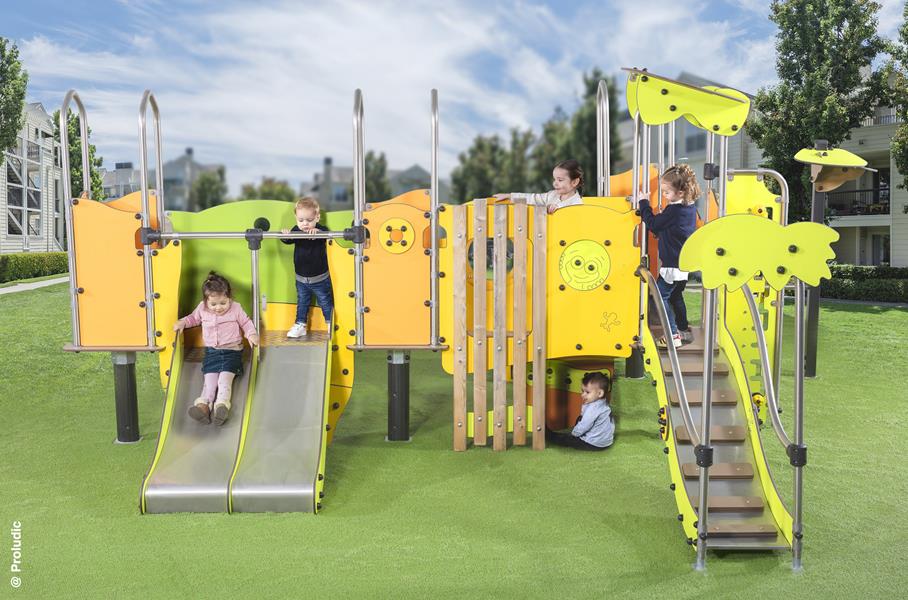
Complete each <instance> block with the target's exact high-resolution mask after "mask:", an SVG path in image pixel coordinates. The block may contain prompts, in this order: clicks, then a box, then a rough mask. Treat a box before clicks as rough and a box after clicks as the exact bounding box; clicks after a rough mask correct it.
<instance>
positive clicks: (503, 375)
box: [492, 204, 508, 450]
mask: <svg viewBox="0 0 908 600" xmlns="http://www.w3.org/2000/svg"><path fill="white" fill-rule="evenodd" d="M493 214H494V215H495V264H494V265H493V269H494V277H493V280H492V283H493V286H492V298H493V302H494V318H493V323H494V328H493V335H494V338H493V340H492V343H493V344H494V354H493V362H492V406H493V407H494V412H493V417H494V424H493V429H492V431H493V434H494V437H493V438H492V449H493V450H507V447H508V376H507V369H508V207H507V205H506V204H499V205H496V206H494V207H493Z"/></svg>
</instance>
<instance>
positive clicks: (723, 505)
mask: <svg viewBox="0 0 908 600" xmlns="http://www.w3.org/2000/svg"><path fill="white" fill-rule="evenodd" d="M690 501H691V504H692V505H693V507H694V510H695V511H696V510H699V506H700V497H699V496H694V497H693V498H691V499H690ZM708 502H709V512H711V513H712V512H751V511H752V512H761V511H762V510H763V507H764V504H763V498H761V497H759V496H710V497H709V500H708Z"/></svg>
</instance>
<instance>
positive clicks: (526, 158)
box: [499, 127, 536, 192]
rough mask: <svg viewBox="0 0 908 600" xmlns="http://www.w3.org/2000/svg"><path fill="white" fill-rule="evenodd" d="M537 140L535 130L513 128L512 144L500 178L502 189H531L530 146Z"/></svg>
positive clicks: (510, 190)
mask: <svg viewBox="0 0 908 600" xmlns="http://www.w3.org/2000/svg"><path fill="white" fill-rule="evenodd" d="M535 141H536V136H535V135H533V131H532V130H530V129H527V130H526V131H521V130H519V129H517V128H516V127H515V128H513V129H511V146H510V148H508V152H507V154H506V155H505V159H504V167H503V169H502V172H501V176H500V178H499V186H500V189H501V190H502V191H504V192H523V191H528V190H530V187H529V185H530V148H532V146H533V143H534V142H535Z"/></svg>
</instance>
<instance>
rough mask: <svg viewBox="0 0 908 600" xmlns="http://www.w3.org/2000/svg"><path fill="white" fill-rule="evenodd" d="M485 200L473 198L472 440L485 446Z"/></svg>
mask: <svg viewBox="0 0 908 600" xmlns="http://www.w3.org/2000/svg"><path fill="white" fill-rule="evenodd" d="M486 220H487V219H486V200H485V198H483V199H479V200H474V201H473V444H474V445H476V446H485V445H486V441H487V438H488V434H487V432H486V427H487V423H486V410H487V409H486V370H487V367H488V360H487V358H486V341H487V340H486V243H487V240H488V233H487V232H486Z"/></svg>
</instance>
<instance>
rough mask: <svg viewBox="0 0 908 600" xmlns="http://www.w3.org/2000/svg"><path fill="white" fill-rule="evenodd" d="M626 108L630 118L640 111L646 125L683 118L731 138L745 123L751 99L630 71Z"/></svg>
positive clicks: (733, 90) (726, 89) (731, 90)
mask: <svg viewBox="0 0 908 600" xmlns="http://www.w3.org/2000/svg"><path fill="white" fill-rule="evenodd" d="M627 107H628V111H629V112H630V114H631V116H633V115H634V114H635V113H636V112H638V111H639V113H640V118H641V119H642V120H643V122H644V123H646V124H647V125H663V124H665V123H671V122H672V121H674V120H675V119H678V118H679V117H685V118H686V119H687V121H688V122H690V123H691V124H692V125H694V126H695V127H698V128H700V129H704V130H706V131H710V132H712V133H715V134H717V135H724V136H733V135H736V134H737V133H738V132H740V130H741V127H742V126H743V125H744V121H746V120H747V115H748V113H749V112H750V99H749V98H748V97H747V95H746V94H744V93H743V92H740V91H738V90H735V89H731V88H717V87H713V86H707V87H703V88H699V87H696V86H692V85H690V84H686V83H682V82H680V81H675V80H672V79H669V78H667V77H661V76H659V75H653V74H652V73H642V72H640V71H631V72H630V73H629V74H628V80H627Z"/></svg>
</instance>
